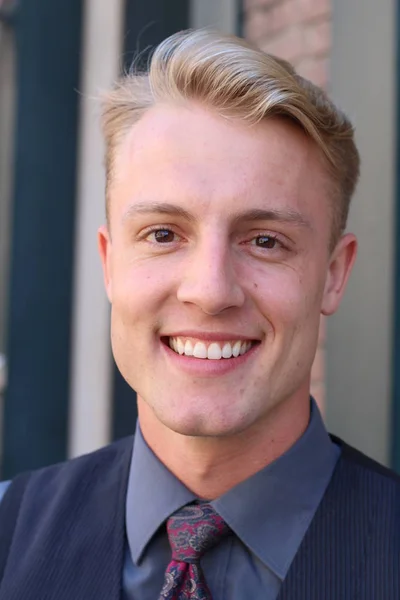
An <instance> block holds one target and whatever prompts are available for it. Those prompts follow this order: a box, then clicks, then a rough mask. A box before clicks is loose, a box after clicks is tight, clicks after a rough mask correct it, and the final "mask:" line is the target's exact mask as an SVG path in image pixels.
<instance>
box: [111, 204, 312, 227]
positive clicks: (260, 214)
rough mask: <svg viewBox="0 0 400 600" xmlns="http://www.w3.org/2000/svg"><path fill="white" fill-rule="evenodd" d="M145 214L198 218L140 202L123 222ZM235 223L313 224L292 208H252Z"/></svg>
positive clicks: (176, 208)
mask: <svg viewBox="0 0 400 600" xmlns="http://www.w3.org/2000/svg"><path fill="white" fill-rule="evenodd" d="M138 214H140V215H145V214H159V215H169V216H175V217H181V218H183V219H185V220H186V221H189V222H192V223H194V222H196V221H197V219H196V217H195V216H194V215H193V214H192V213H190V212H188V211H187V210H185V209H184V208H182V207H180V206H176V205H175V204H170V203H168V202H139V203H138V204H132V205H131V206H129V208H128V209H127V210H126V212H125V213H124V215H123V217H122V220H123V221H126V220H129V219H131V218H134V217H135V216H136V215H138ZM233 221H234V223H235V224H237V223H240V222H247V223H248V222H252V221H276V222H281V223H293V224H294V225H298V226H300V227H306V228H308V229H312V227H311V223H310V221H309V220H308V219H306V217H305V216H304V215H303V214H302V213H300V212H298V211H296V210H293V209H291V208H285V209H262V208H251V209H249V210H245V211H243V212H240V213H238V214H236V215H233Z"/></svg>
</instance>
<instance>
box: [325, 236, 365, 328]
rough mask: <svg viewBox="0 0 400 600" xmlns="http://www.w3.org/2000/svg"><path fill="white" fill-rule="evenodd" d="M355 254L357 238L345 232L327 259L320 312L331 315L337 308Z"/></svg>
mask: <svg viewBox="0 0 400 600" xmlns="http://www.w3.org/2000/svg"><path fill="white" fill-rule="evenodd" d="M356 256H357V238H356V236H355V235H353V234H352V233H347V234H346V235H344V236H342V237H341V238H340V240H339V241H338V243H337V245H336V247H335V249H334V251H333V252H332V255H331V257H330V261H329V268H328V275H327V278H326V283H325V289H324V295H323V299H322V307H321V313H322V314H323V315H327V316H328V315H332V314H333V313H334V312H336V311H337V309H338V308H339V305H340V302H341V300H342V297H343V294H344V291H345V289H346V284H347V281H348V279H349V276H350V273H351V270H352V268H353V265H354V261H355V260H356Z"/></svg>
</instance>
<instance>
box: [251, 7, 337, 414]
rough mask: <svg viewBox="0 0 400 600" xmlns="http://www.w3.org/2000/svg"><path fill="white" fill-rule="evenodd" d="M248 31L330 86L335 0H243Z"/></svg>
mask: <svg viewBox="0 0 400 600" xmlns="http://www.w3.org/2000/svg"><path fill="white" fill-rule="evenodd" d="M243 4H244V35H245V37H246V38H247V39H248V40H249V41H251V42H253V43H254V44H256V45H257V46H258V47H260V48H261V49H262V50H265V52H270V53H271V54H276V55H277V56H280V57H282V58H285V59H286V60H288V61H290V62H291V63H292V64H293V65H294V66H295V67H296V70H297V71H298V73H300V75H303V77H307V78H308V79H311V81H313V82H314V83H316V84H317V85H320V86H322V87H324V88H328V87H329V51H330V46H331V0H243ZM324 345H325V322H324V320H321V327H320V335H319V345H318V352H317V355H316V357H315V361H314V366H313V370H312V389H311V391H312V394H313V395H314V396H315V398H316V400H317V402H318V404H319V405H320V407H321V408H322V409H323V408H324V401H325V376H324V366H325V353H324Z"/></svg>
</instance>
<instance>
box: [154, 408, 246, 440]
mask: <svg viewBox="0 0 400 600" xmlns="http://www.w3.org/2000/svg"><path fill="white" fill-rule="evenodd" d="M155 414H156V416H157V418H158V419H159V421H161V423H162V424H163V425H164V426H165V427H167V428H168V429H170V430H172V431H174V432H175V433H179V434H180V435H184V436H190V437H230V436H233V435H236V434H239V433H241V432H243V431H244V430H246V429H247V428H249V427H250V426H251V425H252V421H251V420H250V419H249V415H236V416H233V415H223V414H217V415H213V414H211V411H204V412H198V411H196V412H195V413H191V412H189V411H185V412H184V414H176V413H174V414H171V413H170V414H166V413H165V412H163V413H162V414H157V411H155Z"/></svg>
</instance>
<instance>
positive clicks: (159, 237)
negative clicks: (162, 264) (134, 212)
mask: <svg viewBox="0 0 400 600" xmlns="http://www.w3.org/2000/svg"><path fill="white" fill-rule="evenodd" d="M147 237H148V238H150V239H151V241H154V242H156V243H157V244H168V243H171V242H175V241H176V238H177V237H178V236H177V235H176V233H174V232H173V231H171V230H170V229H166V228H162V229H154V230H153V231H151V232H150V233H149V235H148V236H147Z"/></svg>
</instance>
